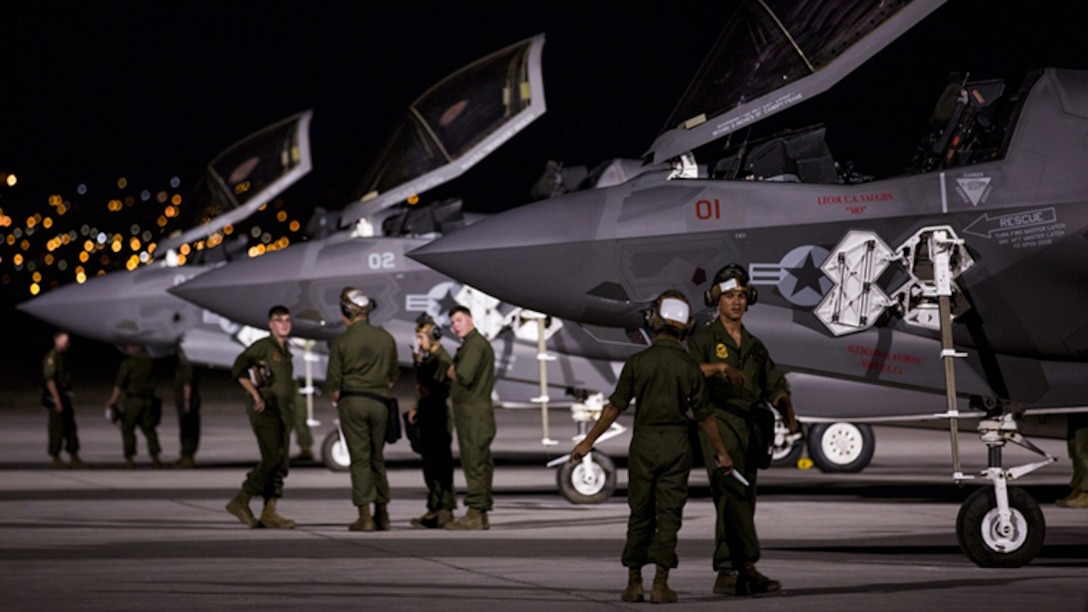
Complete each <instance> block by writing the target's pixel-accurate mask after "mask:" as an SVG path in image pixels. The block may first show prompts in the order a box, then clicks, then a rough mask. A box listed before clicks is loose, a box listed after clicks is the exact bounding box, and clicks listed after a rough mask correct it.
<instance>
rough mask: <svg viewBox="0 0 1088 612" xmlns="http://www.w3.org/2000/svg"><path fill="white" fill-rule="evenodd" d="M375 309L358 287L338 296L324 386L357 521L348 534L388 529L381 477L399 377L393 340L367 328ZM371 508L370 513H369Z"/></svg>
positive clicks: (386, 487)
mask: <svg viewBox="0 0 1088 612" xmlns="http://www.w3.org/2000/svg"><path fill="white" fill-rule="evenodd" d="M376 307H377V304H375V303H374V301H373V300H371V299H369V298H367V296H365V295H363V292H362V291H359V290H358V289H352V288H345V289H344V290H343V291H342V292H341V293H340V314H341V316H342V318H343V320H344V325H346V326H347V331H345V332H344V333H343V334H341V335H340V336H339V337H337V338H336V339H335V340H333V341H332V346H331V348H330V349H329V367H328V372H327V373H326V376H325V384H326V385H327V388H328V389H329V393H330V395H331V396H332V401H333V403H334V404H336V409H337V412H338V413H339V415H340V429H341V431H343V432H344V442H345V443H346V444H347V447H348V455H349V456H350V457H351V501H352V503H354V504H355V506H356V507H357V508H358V509H359V518H358V520H356V521H355V522H354V523H352V524H351V525H349V526H348V529H349V530H350V531H375V530H377V531H388V530H389V510H388V509H387V506H388V504H389V481H388V480H387V479H386V475H385V458H384V457H383V456H382V452H383V449H384V448H385V428H386V426H387V425H388V421H389V417H390V415H389V409H388V407H387V402H388V401H389V399H390V398H391V397H392V396H391V394H390V389H392V388H393V385H394V384H396V382H397V379H398V378H399V377H400V365H399V364H398V363H397V347H396V344H395V342H394V341H393V336H391V335H390V334H389V332H387V331H385V330H384V329H380V328H378V327H374V326H373V325H371V324H370V320H369V319H370V313H371V312H372V311H373V310H374V309H375V308H376ZM370 504H374V513H373V515H371V513H370Z"/></svg>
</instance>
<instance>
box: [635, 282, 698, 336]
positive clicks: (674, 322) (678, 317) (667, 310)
mask: <svg viewBox="0 0 1088 612" xmlns="http://www.w3.org/2000/svg"><path fill="white" fill-rule="evenodd" d="M643 321H644V323H645V325H646V327H647V329H649V330H650V331H651V332H653V333H655V334H656V333H660V332H661V331H662V330H663V329H666V328H668V329H672V330H673V331H675V332H676V333H677V334H679V336H680V337H681V338H683V337H684V336H686V335H688V334H689V333H691V331H692V329H694V327H695V321H694V320H693V319H692V318H691V304H689V303H688V299H687V298H686V297H684V294H683V293H680V292H679V291H673V290H671V289H670V290H669V291H666V292H664V293H662V294H661V295H659V296H658V297H657V299H656V300H654V303H653V305H652V306H651V307H650V308H648V309H646V310H645V311H643Z"/></svg>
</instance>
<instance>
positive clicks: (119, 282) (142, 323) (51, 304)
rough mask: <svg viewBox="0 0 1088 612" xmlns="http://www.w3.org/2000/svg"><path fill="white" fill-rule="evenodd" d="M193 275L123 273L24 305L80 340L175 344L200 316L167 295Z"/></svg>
mask: <svg viewBox="0 0 1088 612" xmlns="http://www.w3.org/2000/svg"><path fill="white" fill-rule="evenodd" d="M196 272H198V269H197V268H195V267H194V268H192V269H190V270H188V272H175V271H173V270H168V269H157V268H141V269H139V270H135V271H132V272H128V271H124V270H119V271H115V272H110V273H109V274H105V275H103V276H97V277H94V278H91V279H90V280H88V281H87V282H86V283H83V284H70V285H64V286H62V287H58V288H56V289H53V290H51V291H49V292H47V293H44V294H42V295H40V296H38V297H35V298H33V299H31V300H28V301H26V302H23V303H22V304H19V305H18V306H17V308H18V309H19V310H21V311H23V312H25V313H27V314H29V315H30V316H32V317H35V318H37V319H40V320H42V321H45V322H47V323H50V324H52V325H55V326H56V327H58V328H61V329H65V330H68V331H70V332H72V333H75V334H77V335H80V336H84V337H87V338H93V339H95V340H99V341H102V342H111V343H126V342H139V343H154V344H170V343H172V342H174V341H175V340H176V334H177V332H178V330H179V329H182V328H184V327H185V326H186V325H189V324H191V322H192V320H193V319H194V318H195V313H193V312H192V310H193V309H192V307H191V306H189V305H188V304H185V303H184V302H182V301H181V300H178V299H177V298H174V297H172V296H170V295H168V294H167V293H166V287H167V286H169V284H170V283H172V282H180V281H181V280H182V279H183V278H184V276H185V275H186V274H189V273H196Z"/></svg>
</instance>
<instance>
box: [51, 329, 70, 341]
mask: <svg viewBox="0 0 1088 612" xmlns="http://www.w3.org/2000/svg"><path fill="white" fill-rule="evenodd" d="M67 335H68V332H67V330H63V329H58V330H57V331H55V332H53V339H54V340H56V339H57V338H60V337H61V336H67Z"/></svg>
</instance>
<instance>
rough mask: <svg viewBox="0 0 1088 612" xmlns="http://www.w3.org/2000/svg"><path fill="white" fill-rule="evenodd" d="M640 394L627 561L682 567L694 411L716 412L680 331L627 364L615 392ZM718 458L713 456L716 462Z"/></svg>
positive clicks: (616, 396) (616, 399)
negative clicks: (680, 537) (679, 552)
mask: <svg viewBox="0 0 1088 612" xmlns="http://www.w3.org/2000/svg"><path fill="white" fill-rule="evenodd" d="M632 399H634V400H635V424H634V427H633V429H632V434H631V446H630V449H629V451H628V463H627V505H628V506H630V508H631V514H630V517H629V518H628V520H627V543H626V545H625V546H624V548H623V555H622V557H621V561H622V563H623V565H624V566H626V567H629V568H635V569H637V568H641V567H642V566H643V565H647V564H657V565H662V566H665V567H668V568H673V567H676V566H677V565H678V564H679V560H678V558H677V556H676V541H677V533H678V532H679V531H680V525H681V520H682V518H683V512H684V504H686V503H687V500H688V476H689V475H690V474H691V465H692V448H691V442H690V441H689V439H688V425H689V422H690V419H691V417H689V416H688V411H689V410H690V411H691V413H692V415H693V416H694V418H695V419H698V420H701V419H705V418H706V417H707V416H709V415H711V414H712V413H713V409H712V408H711V407H710V404H709V403H707V395H706V382H705V379H704V377H703V374H702V371H701V370H700V369H699V364H698V363H696V362H695V360H694V359H692V358H691V357H690V356H689V355H688V354H687V353H686V352H684V348H683V347H682V346H681V345H680V341H679V340H677V339H675V338H660V339H658V340H655V341H654V343H653V345H652V346H650V347H649V348H647V349H645V350H643V351H641V352H639V353H636V354H635V355H632V356H631V358H630V359H628V360H627V362H626V363H625V364H623V370H622V371H621V372H620V377H619V379H618V380H617V381H616V389H615V392H613V393H612V396H611V397H610V398H609V399H608V401H609V403H611V404H612V405H613V406H615V407H616V408H619V409H620V410H626V409H627V407H628V406H629V405H630V403H631V400H632ZM711 465H713V462H712V463H711Z"/></svg>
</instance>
